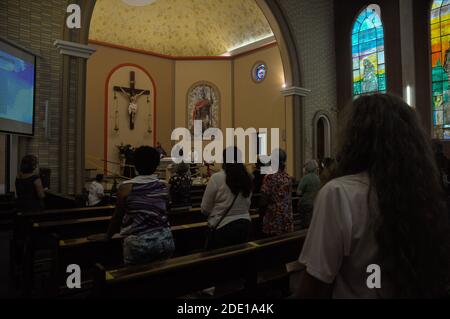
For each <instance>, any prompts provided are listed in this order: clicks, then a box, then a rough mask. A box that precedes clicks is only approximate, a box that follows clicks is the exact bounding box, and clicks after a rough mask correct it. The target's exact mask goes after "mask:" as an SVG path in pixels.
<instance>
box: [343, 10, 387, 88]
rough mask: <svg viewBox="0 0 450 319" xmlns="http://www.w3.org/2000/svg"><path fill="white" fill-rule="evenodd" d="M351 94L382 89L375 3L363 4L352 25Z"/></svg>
mask: <svg viewBox="0 0 450 319" xmlns="http://www.w3.org/2000/svg"><path fill="white" fill-rule="evenodd" d="M351 45H352V61H353V63H352V65H353V67H352V69H353V96H359V95H362V94H371V93H378V92H380V93H384V92H386V67H385V54H384V27H383V22H382V20H381V9H380V6H379V5H377V4H370V5H368V6H367V7H365V8H364V9H363V10H361V12H360V13H359V15H358V16H357V17H356V19H355V22H354V23H353V27H352V43H351Z"/></svg>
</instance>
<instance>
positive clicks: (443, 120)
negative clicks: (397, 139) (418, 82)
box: [430, 0, 450, 139]
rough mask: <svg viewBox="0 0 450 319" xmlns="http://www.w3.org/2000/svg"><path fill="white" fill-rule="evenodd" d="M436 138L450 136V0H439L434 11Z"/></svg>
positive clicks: (432, 29) (433, 82)
mask: <svg viewBox="0 0 450 319" xmlns="http://www.w3.org/2000/svg"><path fill="white" fill-rule="evenodd" d="M430 17H431V18H430V44H431V83H432V85H431V87H432V110H433V123H434V138H439V139H450V90H449V89H450V83H449V72H450V64H449V63H450V0H444V1H442V0H435V1H433V5H432V8H431V12H430Z"/></svg>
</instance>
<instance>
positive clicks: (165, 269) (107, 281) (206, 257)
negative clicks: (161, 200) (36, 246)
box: [94, 231, 306, 298]
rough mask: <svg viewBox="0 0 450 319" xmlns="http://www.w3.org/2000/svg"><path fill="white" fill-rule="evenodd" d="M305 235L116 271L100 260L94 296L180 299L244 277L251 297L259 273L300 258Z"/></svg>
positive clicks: (293, 234)
mask: <svg viewBox="0 0 450 319" xmlns="http://www.w3.org/2000/svg"><path fill="white" fill-rule="evenodd" d="M305 237H306V231H299V232H295V233H290V234H286V235H283V236H279V237H274V238H270V239H264V240H259V241H254V242H249V243H246V244H242V245H238V246H233V247H227V248H223V249H219V250H215V251H210V252H202V253H197V254H192V255H188V256H183V257H178V258H173V259H169V260H166V261H160V262H155V263H151V264H148V265H142V266H131V267H121V268H117V269H112V270H106V268H105V267H104V266H103V265H101V264H98V265H97V267H96V272H95V277H94V296H95V297H99V298H124V297H126V298H177V297H182V296H185V295H187V294H190V293H193V292H196V291H199V290H202V289H205V288H208V287H212V286H216V285H220V284H224V283H227V282H229V281H232V280H236V279H243V280H244V281H245V294H246V295H247V296H249V297H252V296H254V294H255V293H256V289H257V287H258V275H259V274H260V273H261V272H263V271H265V270H268V269H271V268H273V267H277V266H283V265H285V264H287V263H290V262H293V261H295V260H297V258H298V256H299V254H300V252H301V248H302V245H303V242H304V239H305Z"/></svg>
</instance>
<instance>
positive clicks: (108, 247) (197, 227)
mask: <svg viewBox="0 0 450 319" xmlns="http://www.w3.org/2000/svg"><path fill="white" fill-rule="evenodd" d="M251 218H252V224H253V227H254V228H256V227H259V222H260V220H259V215H257V214H255V215H252V216H251ZM207 226H208V225H207V223H206V222H202V223H194V224H188V225H178V226H172V227H171V230H172V234H173V237H174V241H175V249H176V251H175V256H183V255H186V254H188V253H192V252H194V251H202V250H204V244H205V238H206V231H207ZM256 236H257V234H256V232H254V233H253V234H252V237H251V238H252V239H254V238H257V237H256ZM122 242H123V237H122V236H120V235H115V236H114V237H113V238H112V239H111V240H109V241H107V242H102V241H93V240H90V239H88V238H87V237H82V238H76V239H64V240H62V239H60V240H58V239H57V238H56V241H55V250H54V255H53V257H52V266H51V269H52V270H51V278H52V279H51V283H50V286H49V288H50V289H49V293H50V295H53V296H55V295H57V292H56V291H55V290H54V289H57V287H58V285H59V284H61V282H62V278H65V276H66V273H65V271H66V268H67V266H68V265H70V264H77V265H79V266H80V267H81V268H82V269H83V280H84V281H86V280H89V279H91V278H89V276H90V275H91V274H92V271H91V270H92V269H93V267H94V265H95V263H101V264H102V265H105V266H108V267H112V266H117V265H120V264H122V263H123V254H122ZM86 270H87V271H86Z"/></svg>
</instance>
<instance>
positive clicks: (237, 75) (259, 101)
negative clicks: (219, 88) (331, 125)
mask: <svg viewBox="0 0 450 319" xmlns="http://www.w3.org/2000/svg"><path fill="white" fill-rule="evenodd" d="M258 62H264V63H265V64H266V65H267V67H268V72H267V75H266V78H265V80H264V81H262V82H260V83H256V82H255V81H254V80H253V78H252V70H253V68H254V66H255V64H256V63H258ZM283 84H284V72H283V65H282V62H281V56H280V52H279V49H278V47H277V46H271V47H269V48H266V49H263V50H259V51H256V52H255V53H252V54H248V55H244V56H242V57H239V58H237V59H235V61H234V109H235V117H234V125H235V127H242V128H244V129H246V128H249V127H253V128H255V129H256V130H259V129H260V128H267V129H268V132H270V129H271V128H278V129H280V147H282V148H284V149H286V143H285V140H284V139H283V136H284V135H285V132H284V131H285V128H286V112H285V111H286V110H285V104H284V97H283V96H282V95H281V93H280V91H281V89H282V85H283ZM268 134H270V133H268ZM269 136H270V135H269ZM268 143H269V144H268V148H269V149H268V151H269V152H270V137H269V141H268Z"/></svg>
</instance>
